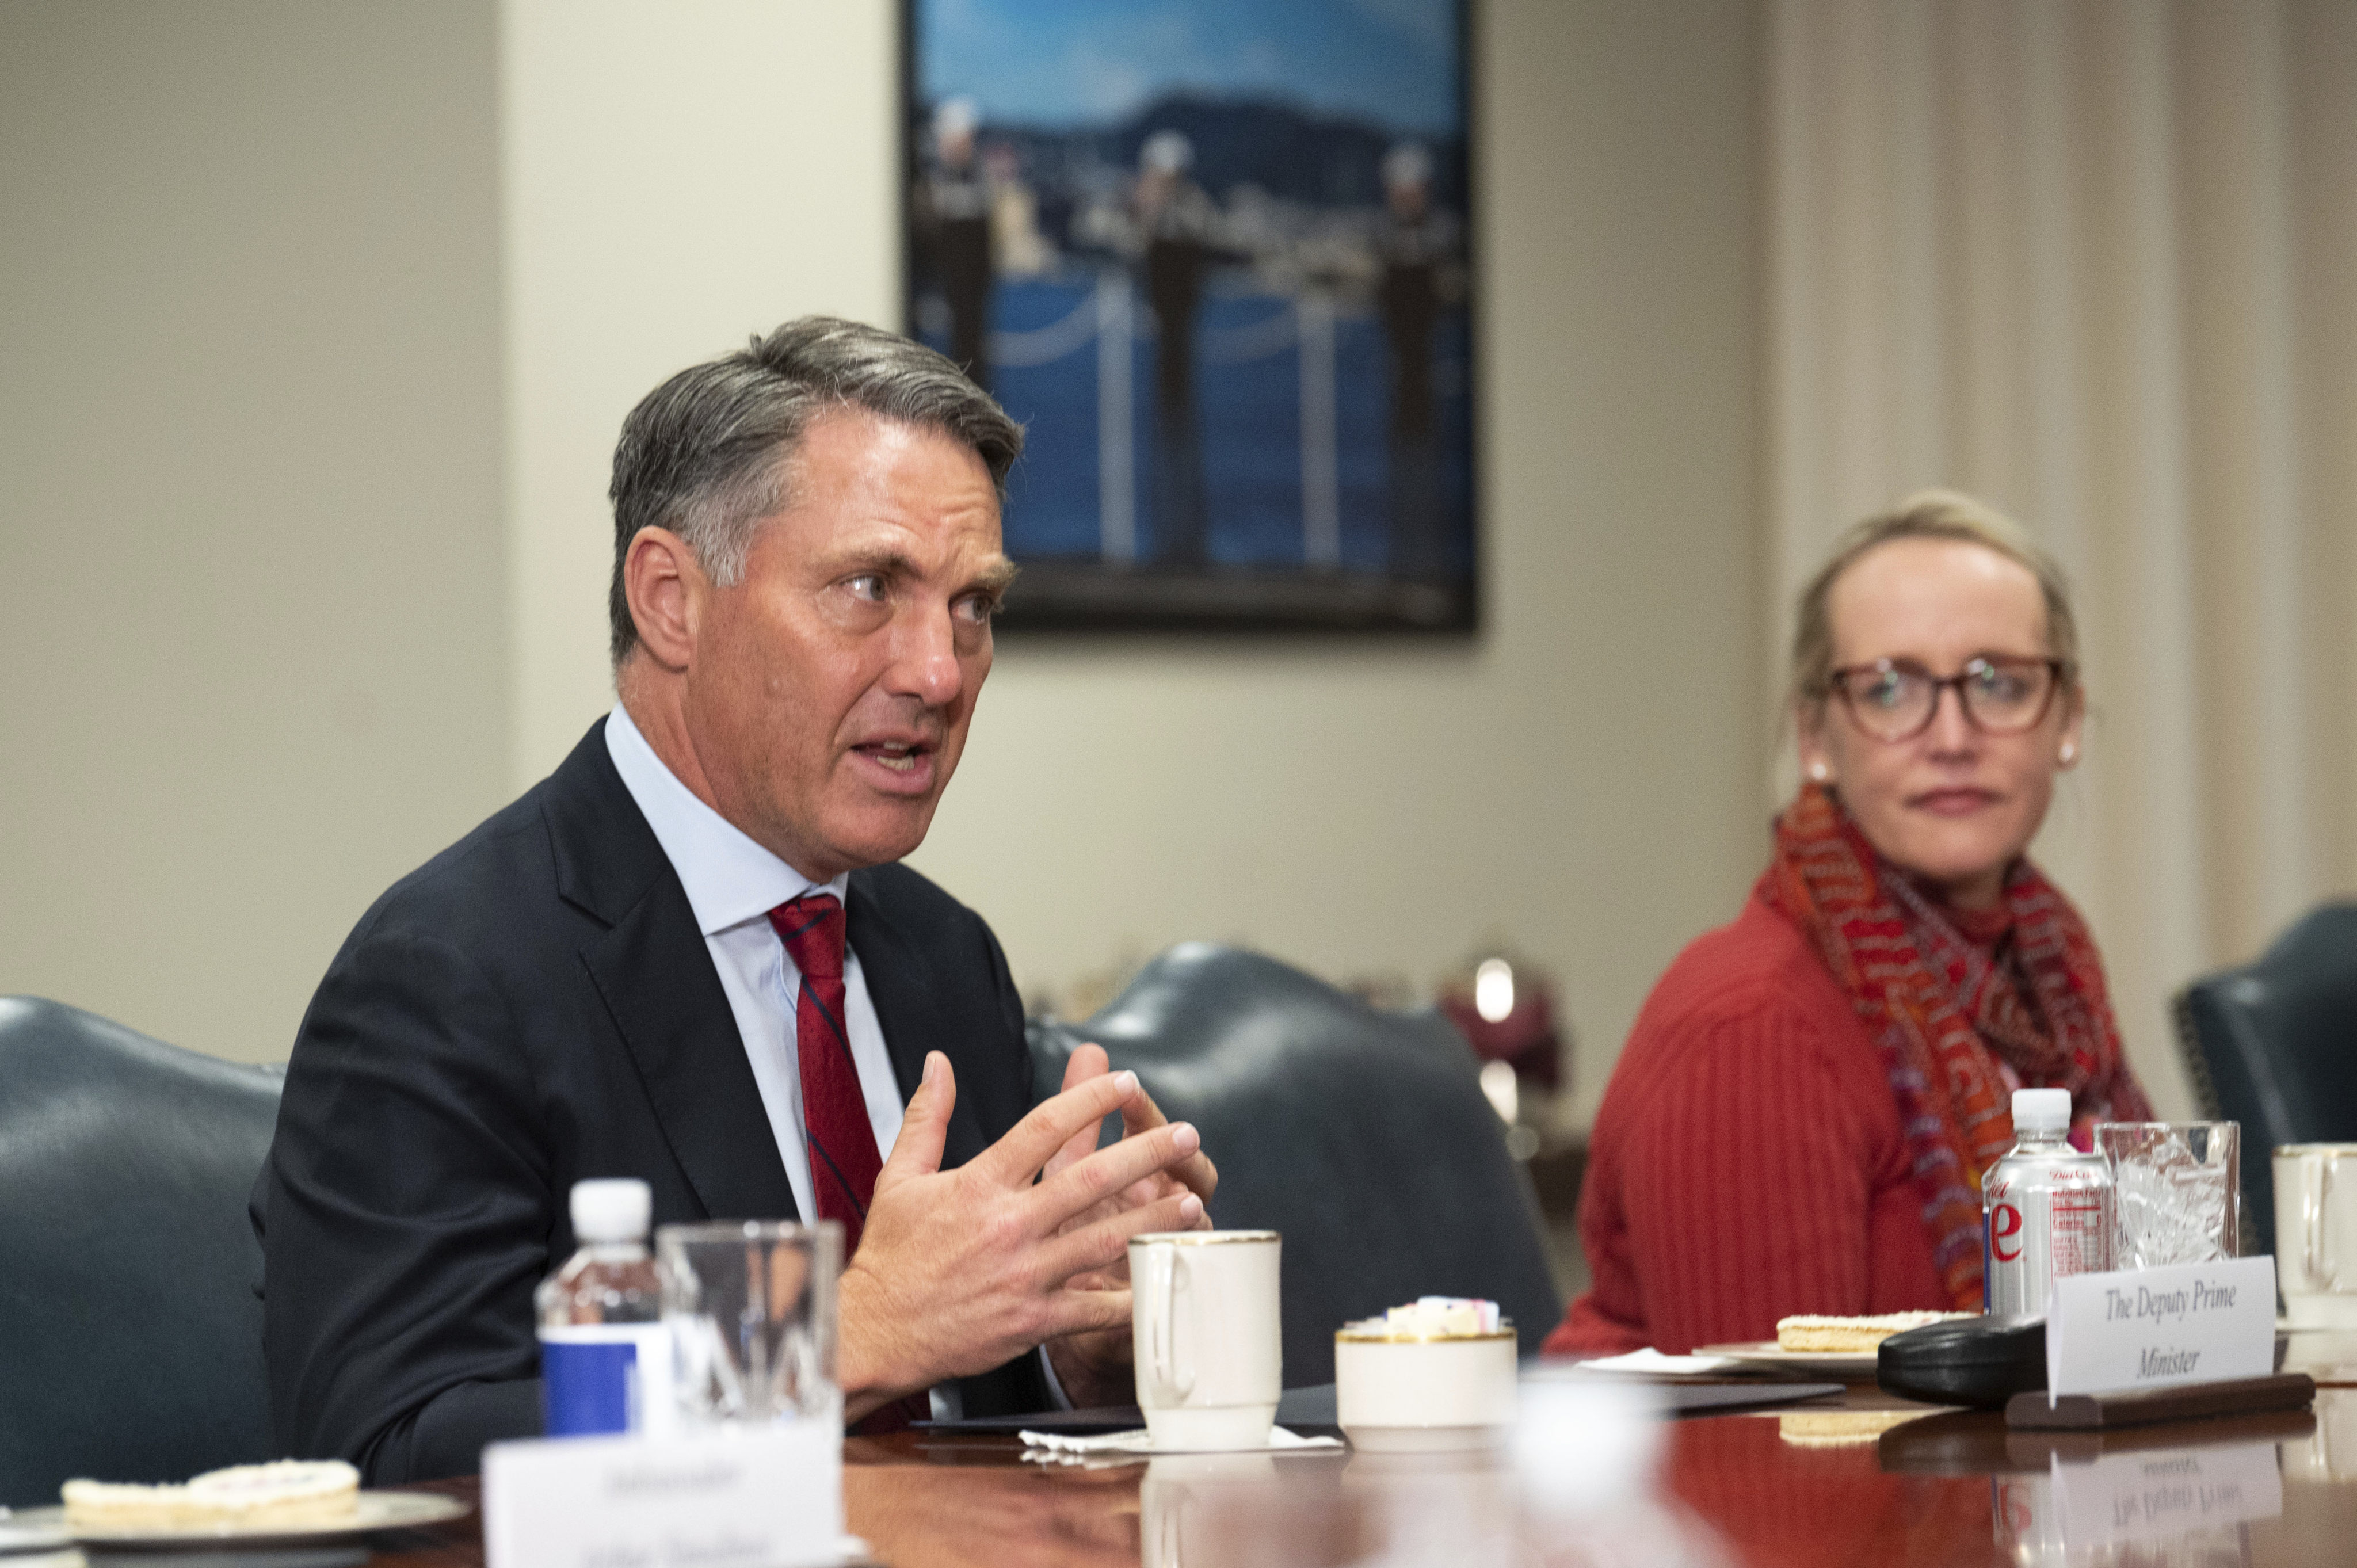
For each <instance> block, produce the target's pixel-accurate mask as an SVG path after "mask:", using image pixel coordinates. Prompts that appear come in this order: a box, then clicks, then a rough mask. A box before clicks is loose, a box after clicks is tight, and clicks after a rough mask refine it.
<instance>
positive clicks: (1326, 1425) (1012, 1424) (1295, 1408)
mask: <svg viewBox="0 0 2357 1568" xmlns="http://www.w3.org/2000/svg"><path fill="white" fill-rule="evenodd" d="M1841 1391H1842V1385H1841V1384H1839V1383H1768V1382H1749V1383H1665V1384H1660V1385H1656V1386H1654V1387H1653V1388H1652V1395H1653V1397H1654V1398H1656V1399H1658V1400H1660V1401H1661V1402H1662V1406H1663V1409H1664V1410H1665V1411H1667V1412H1669V1413H1670V1414H1672V1415H1712V1414H1717V1413H1719V1412H1727V1411H1738V1410H1765V1409H1770V1408H1772V1407H1773V1406H1776V1405H1785V1404H1799V1403H1801V1402H1803V1401H1806V1400H1813V1399H1821V1398H1823V1397H1824V1396H1825V1395H1827V1394H1838V1393H1840V1392H1841ZM1276 1423H1277V1424H1278V1425H1279V1426H1282V1427H1285V1428H1286V1429H1287V1430H1288V1431H1291V1432H1296V1433H1298V1434H1301V1435H1303V1436H1305V1437H1319V1436H1330V1435H1338V1434H1340V1432H1341V1430H1342V1429H1341V1426H1340V1423H1338V1421H1337V1419H1336V1416H1335V1412H1334V1385H1333V1384H1331V1383H1319V1384H1318V1385H1317V1386H1316V1387H1314V1388H1307V1389H1287V1390H1286V1391H1285V1393H1284V1395H1283V1396H1282V1397H1281V1398H1279V1399H1278V1401H1277V1402H1276ZM914 1424H915V1426H916V1429H917V1430H918V1431H920V1432H931V1433H940V1434H959V1433H972V1434H983V1433H1003V1432H1052V1433H1055V1434H1058V1435H1059V1436H1063V1437H1086V1436H1091V1435H1094V1434H1101V1433H1107V1432H1131V1431H1135V1429H1137V1428H1138V1427H1141V1426H1144V1425H1145V1424H1146V1416H1145V1413H1144V1412H1141V1411H1140V1410H1139V1409H1138V1408H1137V1407H1136V1406H1135V1405H1134V1404H1115V1405H1103V1406H1100V1407H1098V1408H1096V1409H1092V1410H1043V1411H1035V1412H1032V1413H1031V1414H1029V1415H985V1416H977V1417H975V1418H974V1419H973V1420H971V1421H920V1422H917V1423H914Z"/></svg>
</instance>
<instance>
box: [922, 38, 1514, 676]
mask: <svg viewBox="0 0 2357 1568" xmlns="http://www.w3.org/2000/svg"><path fill="white" fill-rule="evenodd" d="M905 3H906V16H905V24H906V32H905V34H904V38H905V41H906V53H905V62H906V63H905V69H904V73H903V74H904V80H905V83H906V87H905V91H904V108H905V120H904V124H905V126H906V134H907V144H906V145H907V149H908V156H907V160H906V171H907V180H908V183H907V191H908V199H907V204H906V231H907V233H906V237H907V246H906V250H905V254H906V256H907V258H908V279H907V295H906V297H907V304H908V324H909V330H910V331H911V332H913V333H914V334H916V335H917V336H918V337H920V338H923V339H924V340H925V341H926V342H928V343H930V344H931V345H932V346H933V347H935V348H937V349H941V350H942V352H944V353H946V354H948V355H949V356H950V357H951V358H952V359H953V360H957V361H958V362H959V363H960V364H962V365H963V366H965V367H966V369H967V371H968V373H969V374H971V375H972V376H973V377H974V380H975V381H979V382H980V383H982V384H983V385H984V386H985V387H987V388H988V389H989V390H990V391H991V392H992V393H994V394H995V395H996V397H997V398H998V399H999V401H1000V402H1001V403H1004V404H1005V405H1006V408H1007V410H1008V412H1009V413H1013V414H1014V415H1015V417H1016V418H1017V419H1019V420H1021V421H1022V422H1023V423H1024V424H1025V426H1026V427H1027V429H1028V446H1027V449H1026V452H1025V455H1024V457H1023V460H1022V462H1021V463H1019V464H1018V465H1017V467H1016V470H1015V473H1014V474H1013V476H1012V477H1011V478H1010V480H1009V485H1008V498H1007V507H1006V548H1007V552H1008V553H1010V554H1011V555H1013V556H1014V557H1015V559H1016V560H1017V562H1018V563H1020V564H1021V565H1022V567H1023V575H1022V577H1021V578H1020V580H1019V581H1018V582H1017V585H1016V587H1015V591H1014V593H1013V594H1012V595H1011V596H1009V599H1008V602H1007V607H1006V615H1005V621H1006V624H1007V625H1010V626H1015V627H1024V626H1042V627H1074V628H1192V627H1230V628H1304V629H1321V628H1322V629H1335V630H1346V629H1365V630H1421V631H1438V632H1463V631H1469V630H1472V629H1473V628H1475V626H1476V622H1477V609H1478V605H1477V595H1476V584H1477V580H1478V578H1477V572H1476V566H1477V559H1476V545H1477V542H1478V540H1479V530H1478V526H1477V524H1478V518H1477V514H1476V509H1475V499H1476V496H1477V494H1478V485H1477V483H1476V478H1477V477H1476V474H1475V471H1474V407H1473V388H1474V374H1473V352H1474V343H1473V329H1472V323H1473V301H1472V298H1471V289H1470V282H1471V278H1472V275H1473V273H1472V268H1471V266H1470V264H1469V255H1468V245H1469V240H1470V236H1471V223H1470V221H1469V196H1470V191H1471V178H1470V169H1469V166H1468V143H1469V105H1468V96H1469V89H1468V80H1467V64H1466V62H1467V54H1468V48H1467V22H1466V16H1465V7H1466V5H1467V4H1468V3H1469V0H1124V3H1123V4H1120V5H1101V4H1092V3H1090V0H905Z"/></svg>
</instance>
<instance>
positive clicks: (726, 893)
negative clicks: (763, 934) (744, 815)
mask: <svg viewBox="0 0 2357 1568" xmlns="http://www.w3.org/2000/svg"><path fill="white" fill-rule="evenodd" d="M606 752H607V755H608V756H609V757H612V758H613V759H614V768H615V769H616V771H618V772H619V773H620V774H621V776H622V787H623V788H624V789H628V790H630V799H631V800H635V801H637V802H638V805H639V811H640V812H641V813H642V814H644V816H645V817H646V819H647V826H649V827H651V828H652V829H653V830H654V832H655V842H656V843H660V844H662V852H663V854H664V856H665V857H666V858H667V859H669V860H670V862H671V867H672V869H673V871H675V872H677V873H678V874H679V882H680V886H683V887H684V888H685V889H687V903H688V908H691V909H693V910H694V911H695V924H696V929H698V930H700V931H701V932H703V934H704V935H705V936H707V937H709V936H713V935H716V933H718V932H721V931H725V930H726V929H728V928H730V927H731V926H741V925H743V924H744V923H745V922H746V921H748V920H752V919H758V918H764V917H766V916H767V915H768V914H769V912H770V910H772V909H774V908H777V907H778V906H779V905H780V904H782V903H784V902H786V901H787V900H788V899H790V898H798V897H802V895H803V894H804V893H808V892H812V891H818V892H823V893H832V894H834V897H835V898H836V900H837V901H838V902H840V901H842V900H843V899H845V897H846V896H847V894H848V891H849V888H850V884H851V876H850V874H849V873H848V872H846V873H845V874H844V875H840V876H837V877H836V878H834V880H833V881H832V882H813V881H812V880H811V879H810V878H809V877H807V876H804V875H802V873H801V872H799V871H796V870H795V869H794V868H793V867H792V866H791V865H787V864H786V863H785V862H784V861H782V860H780V859H779V858H778V857H777V856H776V855H774V854H770V852H769V851H768V850H766V849H764V848H762V847H761V846H760V845H759V844H758V843H754V842H753V840H752V839H751V838H749V837H748V836H747V835H746V833H745V832H744V830H743V829H741V828H739V827H737V824H736V823H734V822H730V821H729V820H728V819H727V818H726V817H724V816H722V815H721V814H720V813H719V812H717V811H714V810H713V809H712V808H711V807H710V806H707V805H705V803H704V802H703V801H702V800H698V799H696V797H695V794H694V791H693V790H691V789H688V787H687V786H686V785H684V784H683V783H681V782H680V781H679V776H678V775H676V774H674V773H673V772H672V770H671V769H670V768H668V767H666V766H665V765H664V763H663V759H662V757H657V756H656V755H655V748H654V747H653V746H650V745H648V744H647V737H646V736H643V735H640V733H639V726H638V725H635V724H633V723H631V722H630V714H629V713H628V712H627V711H625V710H624V709H623V707H622V705H621V704H620V703H615V704H614V711H613V712H612V713H610V714H608V715H607V716H606Z"/></svg>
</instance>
